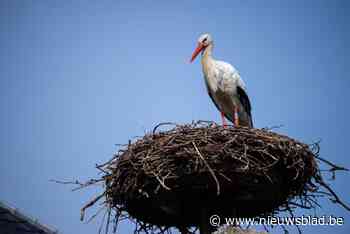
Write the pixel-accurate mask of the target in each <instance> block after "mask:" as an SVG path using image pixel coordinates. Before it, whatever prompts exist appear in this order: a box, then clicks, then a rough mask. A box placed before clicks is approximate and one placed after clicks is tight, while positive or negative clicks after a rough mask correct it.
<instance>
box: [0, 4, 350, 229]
mask: <svg viewBox="0 0 350 234" xmlns="http://www.w3.org/2000/svg"><path fill="white" fill-rule="evenodd" d="M349 6H350V4H349V2H348V1H346V0H344V1H331V0H323V1H322V0H319V1H301V0H300V1H258V0H256V1H243V0H236V1H167V2H166V1H116V0H114V1H12V0H3V1H1V3H0V17H1V20H0V40H1V42H0V48H1V53H0V95H1V98H0V109H1V115H0V129H1V131H0V155H1V158H0V185H1V188H0V199H1V200H4V201H7V202H9V203H10V204H13V205H15V206H16V207H18V208H20V209H21V210H22V211H24V212H26V213H28V214H31V215H33V216H34V217H37V218H38V219H39V220H40V221H42V222H44V223H47V224H51V225H53V226H54V227H57V228H58V229H59V230H60V232H61V233H65V234H69V233H88V234H92V233H96V232H97V229H98V226H99V223H100V222H99V219H98V220H96V221H94V222H92V223H90V224H83V223H81V222H80V221H79V209H80V207H81V206H82V205H83V204H84V203H85V202H86V201H88V200H89V199H90V198H91V197H92V196H93V195H95V194H96V192H97V191H99V190H98V189H97V188H92V189H88V190H83V191H80V192H74V193H73V192H70V190H69V187H66V186H60V185H57V184H53V183H50V182H49V179H53V178H54V179H62V180H63V179H77V178H78V179H82V180H85V179H88V178H91V177H94V176H96V175H97V171H96V169H94V165H95V163H101V162H104V161H106V160H107V159H109V158H110V157H111V155H112V153H113V152H114V151H115V150H116V147H115V146H114V144H115V143H126V142H127V141H128V140H129V139H130V138H132V137H134V136H137V135H143V134H144V132H145V131H147V130H150V129H151V128H152V127H153V126H154V125H155V124H157V123H158V122H164V121H172V122H179V123H188V122H190V121H192V120H198V119H205V120H214V121H219V120H220V118H219V117H220V116H219V114H218V112H217V110H216V109H215V106H214V105H213V104H212V103H211V101H210V99H209V98H208V96H207V93H206V90H205V86H204V82H203V78H202V73H201V67H200V63H199V62H198V61H196V62H195V63H194V64H188V60H189V58H190V55H191V53H192V51H193V49H194V47H195V45H196V40H197V37H198V36H199V35H200V34H201V33H202V32H210V33H211V34H212V36H213V38H214V41H215V50H214V56H215V57H216V58H218V59H222V60H224V61H227V62H230V63H231V64H233V65H234V66H235V67H236V68H237V69H238V70H239V72H240V73H241V76H242V78H243V79H244V80H245V82H246V84H247V87H248V92H249V95H250V96H251V101H252V105H253V116H254V122H255V126H256V127H266V126H272V125H279V124H283V125H284V126H285V127H283V128H282V129H279V130H278V131H279V132H281V133H284V134H288V135H290V136H291V137H295V138H297V139H299V140H302V141H305V142H307V143H311V142H313V141H315V140H318V139H322V144H321V147H322V148H321V154H322V156H323V157H325V158H327V159H330V160H332V161H334V162H336V163H339V164H343V165H344V166H347V167H350V157H349V153H348V147H349V146H348V138H349V136H348V134H349V132H350V127H349V111H348V108H349V105H348V101H349V100H350V89H349V84H350V80H349V79H350V77H349V65H350V64H349V61H350V56H349V55H350V53H349V52H350V49H349V48H350V46H349V41H350V37H349V26H348V23H349V22H350V17H349V10H350V7H349ZM349 180H350V174H349V173H340V174H339V176H338V177H337V180H336V181H335V182H333V183H332V184H333V186H334V188H335V190H336V191H337V192H338V193H339V194H340V196H341V197H343V198H344V199H346V200H347V202H348V203H349V202H350V196H349V194H350V186H349ZM321 204H322V205H323V208H322V209H319V210H318V213H319V214H320V215H321V214H326V215H329V214H332V215H335V216H342V217H344V218H345V223H346V224H345V225H344V226H342V227H307V228H304V230H305V233H344V234H345V233H349V231H350V214H349V212H346V211H345V210H343V209H341V208H339V207H338V206H335V205H333V204H330V203H329V202H326V201H321ZM302 212H303V211H300V212H299V214H302ZM90 214H91V213H90ZM131 229H132V228H131V227H130V224H128V223H124V224H123V225H122V233H128V232H129V231H130V230H131Z"/></svg>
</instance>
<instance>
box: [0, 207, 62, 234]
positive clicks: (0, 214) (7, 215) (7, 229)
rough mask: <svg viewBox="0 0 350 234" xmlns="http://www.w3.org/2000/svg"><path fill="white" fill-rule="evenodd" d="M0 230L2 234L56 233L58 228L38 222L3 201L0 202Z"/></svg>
mask: <svg viewBox="0 0 350 234" xmlns="http://www.w3.org/2000/svg"><path fill="white" fill-rule="evenodd" d="M0 230H1V233H2V234H24V233H26V234H58V230H55V229H52V228H49V227H48V226H46V225H43V224H40V223H39V222H38V221H37V220H35V219H33V218H31V217H29V216H27V215H24V214H23V213H21V212H19V211H18V210H17V209H15V208H13V207H11V206H9V205H7V204H5V203H3V202H0Z"/></svg>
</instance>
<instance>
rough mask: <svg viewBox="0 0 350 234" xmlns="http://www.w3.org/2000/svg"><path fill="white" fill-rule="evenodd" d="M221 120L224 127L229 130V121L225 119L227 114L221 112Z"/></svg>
mask: <svg viewBox="0 0 350 234" xmlns="http://www.w3.org/2000/svg"><path fill="white" fill-rule="evenodd" d="M221 120H222V126H223V127H224V128H227V121H226V119H225V114H224V112H222V111H221Z"/></svg>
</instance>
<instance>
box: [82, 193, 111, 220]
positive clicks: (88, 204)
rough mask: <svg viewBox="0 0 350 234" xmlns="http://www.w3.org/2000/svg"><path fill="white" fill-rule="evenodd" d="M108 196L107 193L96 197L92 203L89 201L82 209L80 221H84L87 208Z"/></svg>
mask: <svg viewBox="0 0 350 234" xmlns="http://www.w3.org/2000/svg"><path fill="white" fill-rule="evenodd" d="M105 194H106V192H104V193H102V194H100V195H99V196H97V197H95V198H94V199H92V200H91V201H89V202H88V203H87V204H86V205H85V206H84V207H83V208H81V209H80V220H81V221H83V220H84V215H85V210H86V209H87V208H89V207H90V206H93V205H94V204H95V203H96V202H97V201H98V200H100V199H101V198H102V197H103V196H104V195H105Z"/></svg>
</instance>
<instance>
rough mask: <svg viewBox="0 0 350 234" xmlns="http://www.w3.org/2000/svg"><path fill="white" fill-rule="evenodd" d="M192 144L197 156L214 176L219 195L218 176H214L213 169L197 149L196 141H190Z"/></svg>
mask: <svg viewBox="0 0 350 234" xmlns="http://www.w3.org/2000/svg"><path fill="white" fill-rule="evenodd" d="M192 144H193V147H194V148H195V149H196V152H197V154H198V155H199V157H200V158H201V159H202V160H203V162H204V164H205V166H206V167H207V168H208V170H209V172H210V174H211V175H212V176H213V178H214V180H215V182H216V195H218V196H219V195H220V184H219V180H218V178H216V175H215V173H214V171H213V169H211V167H210V166H209V164H208V163H207V161H206V160H205V159H204V157H203V156H202V154H201V152H200V151H199V149H198V148H197V146H196V143H194V142H193V141H192Z"/></svg>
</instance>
